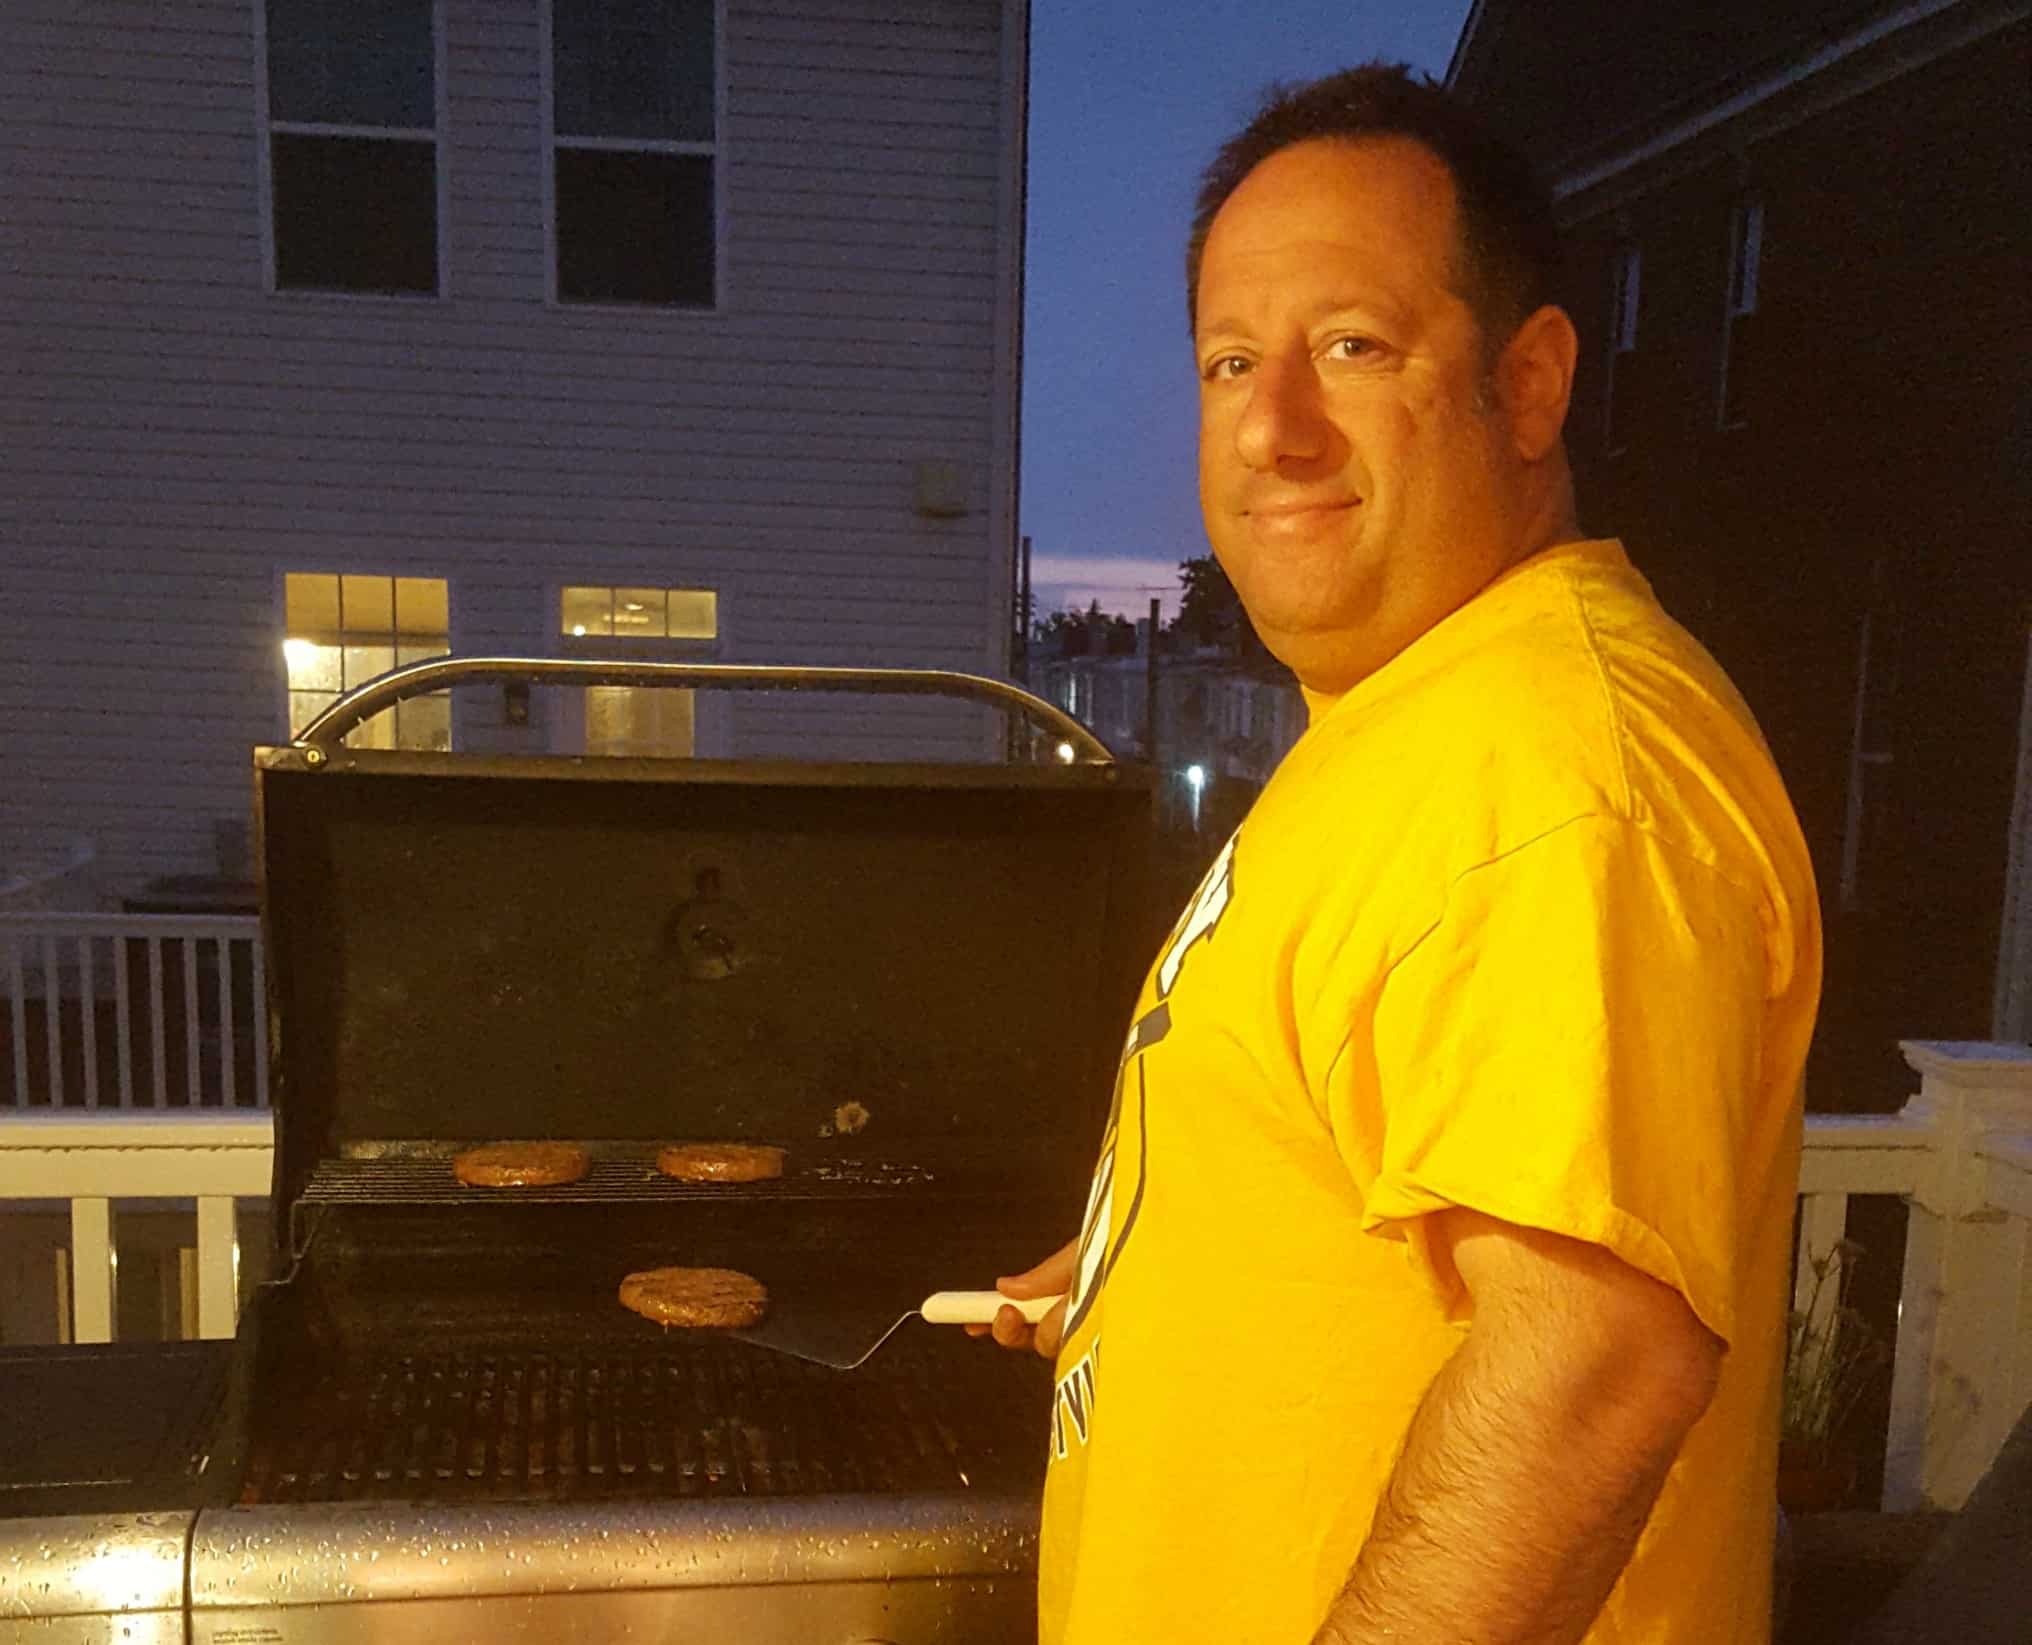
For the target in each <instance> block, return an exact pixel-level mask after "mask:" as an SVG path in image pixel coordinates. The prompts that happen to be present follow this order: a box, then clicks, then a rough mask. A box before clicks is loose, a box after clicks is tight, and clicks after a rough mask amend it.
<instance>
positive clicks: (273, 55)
mask: <svg viewBox="0 0 2032 1645" xmlns="http://www.w3.org/2000/svg"><path fill="white" fill-rule="evenodd" d="M436 55H437V54H436V51H435V49H434V45H433V42H432V38H431V0H268V117H269V118H270V119H271V120H295V121H300V122H303V123H306V124H319V125H332V126H409V127H430V126H433V125H435V124H436V123H437V115H436V109H437V86H436V74H435V72H434V70H435V58H436Z"/></svg>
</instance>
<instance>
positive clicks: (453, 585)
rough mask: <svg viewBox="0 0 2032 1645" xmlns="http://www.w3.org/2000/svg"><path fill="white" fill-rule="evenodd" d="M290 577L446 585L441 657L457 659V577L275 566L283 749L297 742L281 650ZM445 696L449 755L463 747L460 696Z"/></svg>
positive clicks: (369, 568) (402, 570)
mask: <svg viewBox="0 0 2032 1645" xmlns="http://www.w3.org/2000/svg"><path fill="white" fill-rule="evenodd" d="M292 575H296V576H311V577H386V578H389V579H390V580H391V581H393V580H395V579H399V578H411V579H427V580H429V581H431V582H439V583H443V584H444V585H445V650H444V653H443V654H444V655H445V656H447V657H456V656H459V655H460V648H459V608H460V598H459V587H460V584H461V582H462V581H463V580H464V579H463V578H462V577H460V576H459V575H457V574H456V573H453V572H449V571H447V572H443V573H430V572H421V573H419V572H417V571H415V570H413V569H410V568H408V567H395V568H390V567H388V566H386V565H379V564H376V565H365V566H362V565H352V564H337V565H330V564H328V565H325V566H322V567H320V568H318V569H316V570H306V568H304V567H302V566H298V565H291V564H288V563H287V562H282V563H278V564H277V565H276V567H275V571H274V590H273V595H272V600H273V610H274V612H275V630H274V631H275V632H276V633H278V634H280V635H281V637H282V638H281V640H279V641H277V642H276V643H275V647H274V657H275V675H274V680H275V691H276V695H277V697H278V698H279V700H280V703H281V707H280V709H279V710H278V713H277V718H278V719H279V720H280V722H281V724H282V743H283V744H284V745H285V746H286V745H288V744H290V743H292V742H294V741H295V740H296V734H297V730H298V726H297V724H296V715H295V712H294V707H293V705H292V703H291V702H290V695H291V693H290V685H289V658H288V654H287V652H285V650H284V649H283V642H284V641H287V640H289V639H291V638H292V637H293V636H292V635H291V634H290V632H289V579H290V577H291V576H292ZM342 632H343V631H342ZM397 632H398V633H399V632H400V631H399V630H398V631H397ZM343 643H344V642H343V639H342V640H341V644H343ZM397 666H398V667H400V666H402V665H401V664H400V663H398V664H397ZM339 695H340V696H344V695H345V692H344V690H343V689H342V690H341V691H340V693H339ZM446 695H447V697H448V698H449V699H450V701H449V703H448V705H447V708H446V718H445V728H446V735H447V738H448V740H449V751H450V752H452V753H457V752H458V751H459V749H460V747H461V746H462V744H463V738H462V737H461V735H460V732H461V729H462V728H461V725H460V719H461V715H460V710H459V702H460V697H461V692H459V691H456V690H450V689H449V688H447V689H446ZM397 746H398V747H399V746H400V745H399V744H398V745H397ZM405 752H415V751H412V750H405Z"/></svg>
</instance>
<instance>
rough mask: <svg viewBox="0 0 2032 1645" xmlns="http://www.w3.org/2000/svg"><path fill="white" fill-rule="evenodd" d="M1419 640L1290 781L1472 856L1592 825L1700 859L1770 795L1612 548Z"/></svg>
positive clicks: (1723, 687) (1547, 571) (1714, 694)
mask: <svg viewBox="0 0 2032 1645" xmlns="http://www.w3.org/2000/svg"><path fill="white" fill-rule="evenodd" d="M1426 641H1427V642H1432V643H1426V642H1421V644H1420V646H1419V647H1414V648H1413V649H1412V651H1409V652H1406V653H1405V654H1404V656H1403V657H1401V658H1400V659H1399V661H1400V662H1402V663H1404V664H1406V665H1407V666H1405V667H1403V668H1396V667H1395V665H1393V669H1392V670H1388V671H1385V674H1383V675H1378V676H1376V677H1375V678H1374V679H1373V680H1372V681H1371V682H1369V683H1370V684H1371V685H1373V686H1374V687H1375V688H1376V689H1374V690H1373V691H1370V692H1368V693H1366V694H1364V693H1361V692H1357V693H1355V694H1352V695H1351V697H1350V699H1348V700H1346V701H1344V702H1343V703H1342V704H1340V705H1338V706H1337V707H1336V709H1335V710H1334V712H1333V713H1332V714H1331V715H1330V716H1328V718H1327V719H1326V720H1325V721H1323V722H1322V724H1321V725H1320V726H1319V727H1318V728H1317V736H1316V738H1312V739H1308V741H1311V742H1312V743H1313V747H1312V748H1311V749H1310V750H1307V749H1306V748H1305V745H1304V744H1301V745H1300V750H1299V752H1300V753H1303V754H1305V755H1306V758H1305V760H1304V761H1303V762H1302V763H1301V767H1300V769H1299V770H1297V771H1294V773H1293V775H1294V776H1302V777H1303V778H1304V779H1305V782H1306V786H1307V787H1308V788H1309V789H1311V790H1312V791H1313V792H1315V793H1318V792H1321V791H1328V792H1332V791H1342V792H1344V793H1345V794H1346V795H1347V796H1348V800H1349V803H1351V804H1357V803H1358V804H1360V805H1361V806H1362V809H1363V810H1364V811H1368V812H1371V814H1373V810H1374V808H1375V807H1376V806H1378V805H1381V806H1384V807H1387V808H1388V809H1389V810H1390V811H1392V812H1394V813H1396V815H1397V816H1398V818H1399V819H1400V820H1401V821H1402V823H1403V824H1404V825H1406V826H1421V827H1427V828H1431V829H1436V830H1440V831H1443V832H1444V833H1445V834H1447V835H1448V836H1450V837H1452V838H1454V839H1455V840H1456V841H1457V842H1458V844H1459V847H1460V849H1461V850H1462V851H1464V852H1467V853H1470V854H1475V853H1480V852H1484V851H1486V852H1488V853H1490V854H1500V853H1501V852H1503V851H1505V850H1508V849H1512V848H1514V847H1515V846H1516V845H1517V844H1518V843H1521V842H1522V841H1523V840H1526V839H1530V838H1534V837H1536V836H1537V835H1539V834H1541V833H1543V832H1544V831H1545V830H1547V829H1549V828H1552V827H1557V826H1559V825H1560V824H1562V823H1564V822H1566V821H1568V820H1571V819H1573V818H1576V817H1582V816H1601V817H1605V818H1613V819H1618V820H1622V821H1626V822H1632V823H1636V824H1638V825H1639V826H1641V827H1643V828H1645V829H1646V830H1647V831H1651V832H1656V833H1659V834H1660V835H1661V836H1664V837H1667V838H1670V839H1674V840H1676V841H1679V842H1681V843H1698V842H1697V841H1695V840H1694V839H1693V836H1704V835H1706V834H1708V833H1710V832H1711V830H1712V829H1713V828H1714V827H1716V826H1719V825H1721V823H1722V822H1723V818H1724V814H1725V813H1729V812H1733V811H1736V810H1738V809H1739V807H1737V806H1736V805H1735V804H1733V803H1732V802H1731V801H1730V800H1729V799H1728V798H1727V797H1726V796H1727V795H1728V794H1729V793H1730V792H1731V791H1741V790H1744V789H1752V790H1758V791H1762V790H1765V789H1768V788H1769V787H1771V786H1772V785H1774V784H1775V783H1776V774H1775V771H1773V769H1772V767H1771V763H1770V756H1769V754H1768V752H1766V750H1765V748H1764V744H1763V740H1762V737H1761V736H1760V734H1759V733H1758V730H1757V727H1756V723H1755V721H1754V719H1753V718H1752V717H1751V715H1750V712H1749V710H1748V708H1747V707H1746V706H1745V705H1744V704H1743V702H1742V699H1741V698H1740V697H1739V696H1738V695H1737V693H1736V691H1735V689H1734V687H1733V686H1732V685H1731V684H1730V682H1729V679H1728V676H1727V675H1726V674H1725V673H1724V672H1723V671H1722V669H1721V668H1720V666H1719V665H1718V664H1716V663H1715V661H1714V660H1713V658H1711V657H1710V656H1709V655H1708V653H1707V652H1706V651H1705V650H1704V649H1703V648H1702V647H1701V646H1700V644H1699V643H1698V642H1697V641H1696V640H1695V639H1694V638H1693V637H1692V636H1691V635H1690V634H1689V633H1688V632H1687V631H1686V630H1685V629H1684V628H1683V627H1681V626H1680V625H1679V624H1678V623H1677V622H1675V621H1674V620H1673V619H1672V617H1671V616H1670V615H1668V614H1667V613H1666V611H1665V610H1664V609H1663V607H1662V606H1660V605H1659V603H1658V602H1657V600H1656V599H1655V598H1654V597H1653V596H1652V594H1651V591H1650V588H1649V586H1648V585H1647V584H1646V583H1645V581H1644V579H1643V578H1642V577H1641V576H1640V575H1639V574H1638V573H1637V572H1636V571H1635V570H1633V569H1632V568H1631V567H1630V564H1629V562H1628V560H1627V559H1626V558H1624V556H1623V555H1622V553H1621V550H1620V547H1619V546H1618V545H1615V544H1613V543H1608V544H1592V543H1588V544H1578V545H1573V547H1572V548H1571V549H1570V550H1565V551H1558V550H1556V551H1552V552H1551V553H1548V554H1547V555H1545V556H1542V557H1540V559H1539V560H1538V561H1535V562H1528V563H1527V564H1526V565H1525V566H1522V567H1520V568H1518V571H1516V572H1513V573H1512V574H1511V575H1510V576H1508V577H1506V578H1504V579H1502V580H1500V581H1499V583H1498V584H1496V585H1494V586H1493V587H1492V588H1491V589H1490V590H1488V591H1487V592H1486V593H1485V594H1484V595H1483V596H1481V597H1478V599H1477V600H1475V601H1472V602H1470V603H1469V605H1468V606H1466V607H1463V608H1462V610H1461V611H1460V612H1457V613H1456V614H1455V615H1454V617H1452V618H1449V619H1448V620H1447V622H1446V623H1445V624H1442V625H1440V626H1439V627H1438V628H1436V629H1434V630H1433V631H1432V632H1431V633H1430V634H1429V635H1428V636H1427V637H1426ZM1706 843H1707V845H1708V846H1709V847H1717V846H1719V845H1720V844H1722V843H1725V842H1716V841H1708V842H1706Z"/></svg>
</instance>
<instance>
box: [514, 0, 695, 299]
mask: <svg viewBox="0 0 2032 1645" xmlns="http://www.w3.org/2000/svg"><path fill="white" fill-rule="evenodd" d="M715 9H716V0H551V7H550V30H549V46H550V85H551V97H550V108H549V115H550V150H551V152H550V155H549V164H550V167H551V185H552V207H553V216H552V226H551V236H552V254H553V273H554V276H555V291H556V295H557V297H558V299H559V300H560V301H563V302H568V303H656V304H664V305H668V306H677V307H688V308H711V307H712V306H713V304H714V302H715V301H716V292H717V286H718V281H717V279H716V277H715V272H716V265H717V262H718V256H717V232H716V221H717V204H716V198H715V197H716V191H717V188H718V183H719V177H718V168H719V158H718V147H719V145H718V109H717V104H718V97H717V94H716V82H717V78H718V71H717V67H716V63H717V57H718V42H717V41H716V40H715V39H714V12H715Z"/></svg>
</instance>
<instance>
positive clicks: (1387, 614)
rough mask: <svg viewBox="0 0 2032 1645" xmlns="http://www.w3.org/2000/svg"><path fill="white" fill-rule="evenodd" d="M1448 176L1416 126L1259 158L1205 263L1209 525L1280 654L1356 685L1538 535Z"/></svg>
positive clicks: (1314, 680)
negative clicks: (1463, 290)
mask: <svg viewBox="0 0 2032 1645" xmlns="http://www.w3.org/2000/svg"><path fill="white" fill-rule="evenodd" d="M1454 246H1455V228H1454V188H1453V181H1452V178H1451V177H1450V175H1449V174H1448V172H1447V170H1446V168H1445V166H1444V165H1443V164H1442V163H1441V162H1440V161H1439V160H1438V159H1437V158H1436V157H1434V156H1433V155H1432V154H1431V153H1430V152H1429V151H1427V150H1426V149H1425V148H1423V147H1422V146H1421V145H1419V144H1416V143H1413V142H1410V141H1408V140H1405V139H1401V138H1379V139H1373V140H1365V141H1361V142H1344V141H1313V142H1307V143H1301V144H1298V145H1296V146H1294V147H1292V148H1288V149H1284V150H1281V151H1280V152H1279V153H1277V154H1275V155H1273V156H1271V157H1270V158H1269V159H1268V160H1266V161H1264V162H1263V163H1262V164H1261V165H1259V166H1258V167H1257V168H1256V169H1255V170H1254V171H1253V172H1251V173H1250V174H1249V175H1248V177H1247V178H1245V179H1244V180H1243V182H1242V185H1241V186H1240V187H1239V188H1238V189H1236V190H1235V192H1234V193H1233V194H1232V195H1231V196H1230V197H1229V198H1228V201H1227V203H1226V204H1225V205H1223V206H1222V207H1221V209H1220V212H1219V214H1218V215H1217V216H1216V217H1215V218H1214V221H1213V225H1212V228H1211V230H1210V231H1209V233H1208V235H1207V240H1206V248H1205V252H1204V254H1203V257H1202V260H1201V264H1200V284H1199V294H1198V302H1197V307H1196V316H1195V321H1196V323H1195V326H1194V349H1195V353H1196V355H1197V361H1198V365H1199V373H1200V438H1199V489H1200V505H1201V508H1202V509H1203V510H1204V512H1205V515H1206V526H1207V535H1208V537H1209V539H1210V540H1211V541H1212V543H1213V548H1214V553H1215V554H1216V555H1217V556H1218V557H1219V559H1220V562H1221V564H1222V565H1223V566H1224V567H1225V568H1226V570H1227V573H1228V576H1229V577H1230V578H1231V579H1232V580H1233V582H1234V585H1235V589H1236V592H1237V593H1239V594H1240V595H1241V598H1242V604H1243V605H1244V606H1245V607H1246V608H1247V609H1248V612H1249V616H1250V618H1251V619H1252V620H1253V621H1254V623H1255V625H1256V629H1257V632H1258V633H1260V634H1261V635H1262V637H1263V640H1264V643H1265V644H1266V645H1268V646H1269V648H1270V649H1271V651H1273V652H1274V653H1276V655H1277V656H1279V657H1280V658H1282V659H1283V660H1284V661H1285V662H1286V663H1287V664H1289V665H1290V667H1291V668H1292V669H1293V671H1294V672H1295V673H1296V674H1297V675H1298V677H1299V679H1300V680H1301V681H1302V682H1303V683H1304V684H1305V685H1307V686H1308V687H1310V688H1311V689H1312V690H1314V691H1317V692H1323V693H1337V692H1340V691H1344V690H1346V689H1347V688H1348V687H1349V686H1351V685H1353V684H1355V683H1356V682H1357V681H1358V680H1360V679H1362V678H1364V677H1365V676H1366V675H1368V674H1370V673H1373V672H1374V671H1375V670H1376V669H1377V668H1379V667H1381V666H1382V665H1383V664H1384V663H1385V662H1387V661H1389V659H1390V658H1391V657H1393V656H1395V655H1396V654H1397V652H1399V651H1401V650H1402V649H1403V648H1404V647H1405V646H1407V645H1409V644H1410V643H1411V642H1412V641H1413V640H1415V639H1416V638H1417V637H1418V636H1419V635H1420V634H1422V633H1424V632H1425V631H1426V629H1428V628H1430V627H1431V626H1432V625H1433V624H1434V623H1436V622H1438V621H1439V620H1440V619H1441V618H1442V617H1444V616H1446V615H1447V614H1448V613H1449V612H1451V611H1453V610H1454V609H1455V608H1456V607H1458V606H1460V605H1461V604H1463V603H1464V602H1465V601H1467V600H1468V599H1470V598H1471V597H1472V596H1473V595H1474V594H1476V593H1477V592H1479V590H1480V589H1481V588H1482V587H1483V586H1484V585H1486V584H1487V583H1488V582H1489V581H1490V580H1491V579H1492V578H1494V577H1495V576H1496V575H1497V574H1499V573H1500V572H1501V571H1502V570H1504V569H1505V568H1506V567H1507V566H1508V565H1510V564H1512V563H1514V562H1515V561H1516V560H1517V559H1520V558H1522V557H1523V555H1524V554H1526V553H1528V552H1530V551H1531V549H1533V548H1535V547H1537V546H1539V545H1537V544H1536V543H1529V544H1526V543H1523V542H1520V541H1519V536H1520V532H1521V531H1522V530H1524V529H1526V528H1525V526H1524V524H1523V522H1521V521H1519V520H1518V519H1517V518H1516V515H1517V513H1518V509H1519V503H1518V501H1517V493H1516V487H1515V485H1514V475H1515V468H1516V457H1515V453H1514V451H1513V450H1512V449H1511V442H1510V441H1509V439H1508V437H1507V431H1506V426H1505V420H1504V418H1503V417H1502V415H1501V413H1500V412H1499V411H1497V410H1495V409H1492V408H1491V406H1490V405H1489V403H1488V402H1489V399H1490V396H1489V395H1488V394H1486V393H1485V392H1484V381H1483V379H1484V362H1483V355H1482V339H1481V334H1480V329H1479V327H1478V326H1477V324H1476V320H1475V316H1474V315H1473V313H1472V312H1471V311H1470V310H1469V308H1468V306H1467V304H1466V302H1465V301H1464V300H1463V299H1462V298H1461V297H1460V296H1459V295H1458V294H1457V292H1456V291H1455V289H1454V284H1455V280H1456V275H1455V271H1454V266H1453V264H1454Z"/></svg>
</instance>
